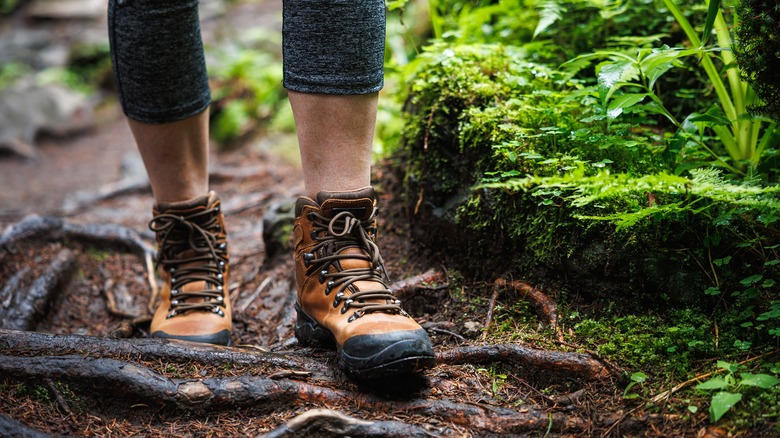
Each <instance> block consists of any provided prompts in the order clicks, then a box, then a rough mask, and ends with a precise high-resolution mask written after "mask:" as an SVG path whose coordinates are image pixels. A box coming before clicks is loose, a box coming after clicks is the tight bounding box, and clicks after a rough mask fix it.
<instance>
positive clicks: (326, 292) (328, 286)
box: [325, 280, 336, 295]
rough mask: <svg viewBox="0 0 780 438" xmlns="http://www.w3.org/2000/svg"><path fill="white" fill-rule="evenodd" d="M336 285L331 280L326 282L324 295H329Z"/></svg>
mask: <svg viewBox="0 0 780 438" xmlns="http://www.w3.org/2000/svg"><path fill="white" fill-rule="evenodd" d="M335 285H336V282H335V281H333V280H331V281H329V282H328V284H327V285H326V286H325V295H330V291H331V290H333V286H335Z"/></svg>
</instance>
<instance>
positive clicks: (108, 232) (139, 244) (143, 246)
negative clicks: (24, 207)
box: [0, 215, 155, 257]
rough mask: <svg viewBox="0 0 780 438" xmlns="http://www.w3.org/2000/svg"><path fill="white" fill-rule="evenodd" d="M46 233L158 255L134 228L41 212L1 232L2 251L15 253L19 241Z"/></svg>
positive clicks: (138, 252)
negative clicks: (85, 221) (87, 221)
mask: <svg viewBox="0 0 780 438" xmlns="http://www.w3.org/2000/svg"><path fill="white" fill-rule="evenodd" d="M42 235H43V236H47V237H48V238H54V239H63V238H68V239H75V240H84V241H88V242H93V243H97V244H102V245H109V246H119V247H124V248H127V249H128V250H130V251H132V252H134V253H136V254H138V255H139V256H141V257H145V256H146V255H147V254H149V255H154V254H155V250H154V248H153V247H152V246H151V245H150V244H148V243H147V242H146V241H145V240H143V239H142V238H141V236H140V235H139V234H138V233H137V232H136V231H135V230H133V229H131V228H127V227H124V226H121V225H113V224H77V223H72V222H67V221H65V220H63V219H61V218H58V217H53V216H37V215H31V216H27V217H25V218H24V219H22V220H21V221H19V222H17V223H15V224H13V225H11V226H9V227H8V228H6V230H5V231H4V232H3V234H2V235H0V251H6V252H11V251H13V246H14V244H15V243H16V242H18V241H19V240H22V239H26V238H28V237H32V236H36V237H39V236H42ZM39 238H40V237H39Z"/></svg>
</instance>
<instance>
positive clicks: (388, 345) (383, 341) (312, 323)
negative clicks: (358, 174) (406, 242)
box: [293, 187, 436, 378]
mask: <svg viewBox="0 0 780 438" xmlns="http://www.w3.org/2000/svg"><path fill="white" fill-rule="evenodd" d="M374 203H375V194H374V190H373V189H372V188H370V187H368V188H365V189H362V190H358V191H354V192H339V193H336V192H320V193H319V194H318V195H317V200H316V201H315V200H313V199H310V198H305V197H304V198H300V199H298V202H297V204H296V206H295V217H296V219H295V225H294V227H293V233H294V239H295V241H294V245H295V273H296V279H297V281H298V302H297V303H296V310H297V313H298V319H297V321H296V323H295V336H296V337H297V338H298V340H299V341H300V342H301V343H302V344H304V345H311V346H316V347H332V346H333V345H334V344H335V346H336V348H337V354H338V362H339V366H340V367H341V368H342V369H343V370H344V371H345V372H346V373H348V374H350V375H352V376H353V377H358V378H374V377H381V376H387V375H394V374H404V373H411V372H415V371H419V370H422V369H425V368H430V367H432V366H433V365H434V364H435V363H436V359H435V356H434V354H433V349H432V347H431V342H430V340H429V339H428V334H427V333H426V332H425V330H424V329H423V328H422V327H420V325H419V324H417V322H416V321H415V320H414V319H412V318H411V317H410V316H409V315H408V314H407V313H406V312H404V310H403V309H402V308H401V302H400V301H399V300H398V299H396V298H395V296H393V294H392V292H390V291H389V290H388V289H387V286H386V285H385V283H384V279H385V278H386V277H385V274H384V266H383V262H382V257H381V256H380V255H379V249H378V248H377V246H376V244H375V243H374V240H375V237H376V221H375V218H376V214H377V209H376V207H375V206H374Z"/></svg>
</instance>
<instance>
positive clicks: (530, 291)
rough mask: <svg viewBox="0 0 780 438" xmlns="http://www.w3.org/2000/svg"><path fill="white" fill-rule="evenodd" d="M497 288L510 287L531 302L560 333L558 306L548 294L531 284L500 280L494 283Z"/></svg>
mask: <svg viewBox="0 0 780 438" xmlns="http://www.w3.org/2000/svg"><path fill="white" fill-rule="evenodd" d="M493 284H494V286H495V287H497V288H503V287H509V288H511V289H513V290H514V291H515V292H517V293H519V294H520V296H521V297H523V298H526V299H529V300H531V302H533V303H534V304H535V305H536V309H537V311H538V312H539V313H540V314H541V315H542V316H544V318H545V319H547V321H548V322H549V324H550V326H551V327H552V328H553V329H554V330H555V331H556V333H558V304H557V303H556V302H555V300H553V299H552V298H550V297H549V296H548V295H547V294H545V293H544V292H542V291H540V290H539V289H537V288H536V287H534V286H531V285H530V284H528V283H526V282H523V281H520V280H514V281H507V280H505V279H503V278H499V279H498V280H496V281H495V282H494V283H493Z"/></svg>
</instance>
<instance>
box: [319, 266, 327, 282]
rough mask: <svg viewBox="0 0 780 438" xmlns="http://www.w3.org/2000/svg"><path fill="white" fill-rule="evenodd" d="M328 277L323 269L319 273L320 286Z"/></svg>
mask: <svg viewBox="0 0 780 438" xmlns="http://www.w3.org/2000/svg"><path fill="white" fill-rule="evenodd" d="M326 275H328V271H327V270H326V269H323V270H322V271H320V284H322V283H325V276H326Z"/></svg>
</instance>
